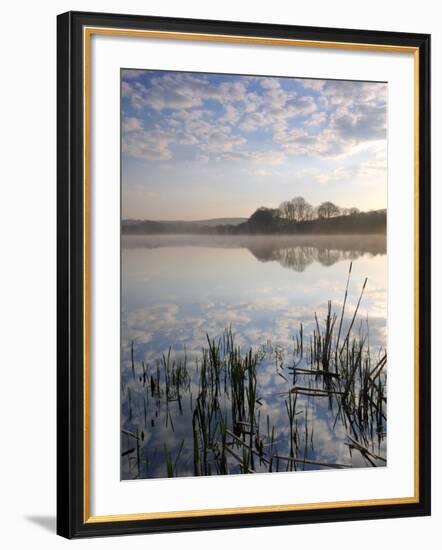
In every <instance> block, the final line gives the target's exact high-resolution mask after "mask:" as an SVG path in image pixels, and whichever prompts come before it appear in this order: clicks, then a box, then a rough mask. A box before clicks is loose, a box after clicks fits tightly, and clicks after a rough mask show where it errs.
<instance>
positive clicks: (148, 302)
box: [121, 235, 387, 479]
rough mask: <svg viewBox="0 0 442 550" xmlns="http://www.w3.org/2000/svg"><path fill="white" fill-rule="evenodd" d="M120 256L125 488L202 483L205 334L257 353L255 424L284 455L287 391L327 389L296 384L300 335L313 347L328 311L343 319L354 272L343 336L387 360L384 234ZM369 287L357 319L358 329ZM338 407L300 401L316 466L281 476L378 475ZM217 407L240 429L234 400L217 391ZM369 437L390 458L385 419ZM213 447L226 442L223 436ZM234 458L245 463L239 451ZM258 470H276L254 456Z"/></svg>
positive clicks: (221, 240)
mask: <svg viewBox="0 0 442 550" xmlns="http://www.w3.org/2000/svg"><path fill="white" fill-rule="evenodd" d="M121 254H122V262H121V265H122V272H121V289H122V296H121V307H122V315H121V318H122V341H121V346H122V360H121V381H122V386H121V387H122V390H121V405H122V410H121V427H122V430H123V431H122V439H121V443H122V446H121V453H122V455H123V456H122V458H121V474H122V479H134V478H150V477H167V475H170V473H171V472H172V474H173V475H194V474H195V455H194V434H193V433H192V410H193V408H194V407H195V401H196V398H197V396H198V394H199V392H200V377H201V356H202V349H203V348H207V346H208V340H207V335H209V337H210V339H214V340H215V341H218V339H219V338H222V337H223V335H224V334H225V330H226V328H229V327H230V330H231V332H232V333H233V334H234V342H235V346H238V348H239V349H240V350H241V353H244V354H246V353H247V352H248V350H249V349H250V348H251V349H252V350H253V351H254V352H257V353H258V355H259V362H258V363H257V365H256V379H257V388H256V391H257V399H258V403H256V411H255V415H254V418H253V424H255V423H257V424H258V429H259V434H260V435H259V438H260V440H263V441H266V438H267V439H270V433H268V432H271V431H272V427H273V428H274V435H273V438H272V445H274V446H275V445H276V447H277V450H276V452H277V454H278V456H287V455H289V453H290V452H293V449H292V450H291V449H290V438H291V436H290V433H289V431H290V425H289V421H288V417H287V408H286V407H287V405H286V403H287V400H288V399H289V398H288V395H289V394H288V392H289V391H290V388H292V386H293V385H294V384H297V385H298V386H302V387H308V386H309V385H310V387H312V388H314V389H317V387H319V386H318V385H319V381H318V380H317V379H316V382H315V384H317V385H315V384H313V386H312V385H311V384H312V380H311V379H312V377H311V376H307V375H305V376H304V375H303V374H299V373H298V375H296V376H295V375H294V373H293V372H292V371H291V370H290V369H293V368H294V365H295V364H296V368H301V369H302V368H305V369H307V368H309V363H308V360H307V352H303V354H302V356H301V354H300V351H299V331H300V327H301V325H302V334H303V339H304V342H305V343H304V346H305V347H306V348H307V347H308V345H310V344H309V342H310V339H311V338H312V335H313V333H314V331H315V330H317V327H318V324H319V325H320V326H321V327H322V326H323V324H324V321H325V319H326V318H327V314H328V311H329V309H328V307H329V306H328V302H329V301H331V306H330V307H331V310H330V311H332V312H335V313H336V315H337V317H338V318H339V315H340V313H341V308H342V303H343V300H344V294H345V289H346V282H347V276H348V271H349V266H350V263H351V262H352V272H351V278H350V282H349V286H348V296H347V300H346V315H345V317H344V320H343V325H342V332H343V334H345V333H346V330H348V329H350V328H351V333H352V335H353V334H354V335H355V337H358V335H359V336H360V335H363V341H364V346H366V345H367V341H368V343H369V351H370V353H371V354H372V355H373V357H374V358H378V357H380V356H381V355H382V353H385V350H386V347H387V334H386V322H387V316H386V308H387V256H386V239H385V237H384V236H380V235H375V236H370V235H362V236H350V237H349V236H344V235H329V236H298V237H297V236H221V235H213V236H209V235H157V236H153V235H145V236H144V235H143V236H142V235H140V236H123V237H122V249H121ZM365 278H367V283H366V287H365V289H364V293H363V296H362V299H361V303H360V306H359V309H358V313H357V318H356V320H355V322H354V324H353V325H350V323H351V318H352V315H353V312H354V311H355V309H356V307H357V303H358V299H359V297H360V294H361V288H362V286H363V283H364V280H365ZM315 314H316V317H317V320H316V319H315ZM337 325H338V321H337V323H336V326H337ZM297 338H298V340H297ZM365 349H366V348H364V350H365ZM364 353H366V352H365V351H364ZM184 358H185V361H186V372H185V374H183V375H182V378H180V379H179V380H178V382H177V383H176V384H175V386H174V388H175V390H174V392H175V393H168V394H167V395H166V394H165V393H161V392H159V391H158V387H163V385H164V384H166V380H165V378H164V377H166V374H165V373H166V371H167V368H169V367H170V373H172V374H171V376H173V377H175V378H173V380H174V382H176V381H177V379H176V376H178V378H179V376H181V375H180V374H179V375H176V372H175V371H174V370H173V368H172V367H171V365H172V363H173V361H176V362H177V363H176V364H178V362H180V361H181V362H182V361H183V360H184ZM165 360H167V362H168V363H167V364H168V365H169V367H165ZM373 360H375V359H373ZM373 366H374V365H373ZM183 372H184V371H183ZM163 378H164V379H163ZM316 378H317V377H316ZM157 380H158V382H156V381H157ZM180 380H181V382H180ZM382 382H383V383H386V379H385V376H384V374H383V377H382ZM180 383H182V385H181V386H180V388H178V386H179V384H180ZM320 383H321V384H322V383H323V381H322V380H321V381H320ZM152 384H153V385H152ZM227 385H228V384H227ZM164 387H166V386H165V385H164ZM226 387H227V386H226ZM165 391H166V390H164V392H165ZM167 391H168V392H169V390H167ZM311 391H313V390H311ZM176 392H178V395H176ZM329 397H330V396H329ZM329 397H317V396H312V395H303V394H299V395H297V401H296V413H298V412H299V414H296V422H297V424H296V429H297V434H298V435H297V437H298V439H297V445H299V448H298V447H297V451H296V453H297V456H299V457H301V455H302V458H303V459H305V460H306V461H307V462H306V463H303V464H302V467H299V464H298V468H294V464H295V463H290V462H289V463H283V461H278V464H276V463H274V464H272V468H273V469H272V471H275V470H276V469H277V470H278V471H285V469H286V468H288V465H290V468H289V469H292V468H294V469H318V468H321V466H320V464H321V463H325V464H336V463H337V464H340V465H344V466H348V467H350V466H352V467H369V466H372V464H370V460H373V458H371V459H370V458H369V459H367V458H366V457H364V455H363V453H361V452H357V451H355V450H354V449H353V451H352V450H351V449H350V448H349V446H348V445H346V444H345V443H346V442H347V443H348V442H349V440H348V439H346V437H347V436H348V434H350V437H352V438H353V439H354V438H355V437H356V436H355V434H354V433H353V432H352V431H351V430H350V428H349V426H348V425H347V426H346V425H345V422H342V421H338V422H335V420H336V414H337V408H338V407H337V404H336V403H331V400H330V398H329ZM290 399H291V398H290ZM217 401H218V405H217V406H218V407H219V411H221V414H225V415H226V418H227V420H228V422H232V412H231V398H230V395H229V392H228V391H226V392H224V393H223V392H220V395H219V397H217ZM234 427H235V426H230V429H231V430H233V429H234ZM254 429H255V430H256V426H255V428H254ZM371 429H372V432H373V429H374V432H373V433H370V435H367V434H365V435H364V437H366V438H367V440H366V441H365V440H364V446H365V444H366V443H367V442H368V440H369V439H370V442H374V443H373V445H374V444H376V445H375V446H376V449H375V451H376V452H374V450H373V449H374V447H371V449H372V451H373V453H374V454H376V455H377V456H381V455H382V456H386V454H385V453H386V448H385V445H386V439H385V438H384V436H383V432H385V431H386V420H385V422H384V421H383V420H382V417H380V420H379V421H378V425H377V426H376V427H375V428H373V427H372V428H371ZM376 430H378V432H379V433H380V432H382V437H381V436H380V435H379V433H378V435H376ZM237 433H240V432H237ZM128 434H132V435H128ZM137 434H138V435H137ZM134 436H136V437H134ZM240 437H245V436H244V434H242V435H241V434H240ZM214 438H215V439H217V438H218V439H219V433H215V435H214ZM358 441H362V439H358ZM255 445H256V442H255ZM232 451H233V453H234V454H236V455H238V456H240V458H241V453H242V451H241V449H236V448H235V447H232ZM211 452H212V451H211ZM213 453H215V451H213ZM209 454H210V453H209ZM215 455H216V453H215ZM207 460H208V463H207V464H208V470H207V472H208V473H207V472H206V473H205V474H204V472H202V475H209V474H216V473H218V472H217V467H218V466H219V462H217V461H216V456H215V458H212V459H207ZM210 460H212V462H210ZM226 460H227V470H228V471H227V473H229V474H235V473H241V472H242V469H241V463H240V461H239V460H238V459H235V457H234V456H233V455H230V454H229V457H228V459H226ZM308 461H310V462H308ZM168 464H169V467H168ZM171 464H172V465H171ZM382 465H384V462H383V461H378V463H376V466H382ZM253 466H254V468H253V471H256V472H260V471H269V464H268V463H266V462H265V461H264V460H259V459H258V458H256V457H255V460H254V463H253ZM171 468H172V469H171ZM222 473H226V472H222Z"/></svg>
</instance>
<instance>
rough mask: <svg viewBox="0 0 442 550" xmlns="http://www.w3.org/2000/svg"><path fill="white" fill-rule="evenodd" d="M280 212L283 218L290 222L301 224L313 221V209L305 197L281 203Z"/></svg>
mask: <svg viewBox="0 0 442 550" xmlns="http://www.w3.org/2000/svg"><path fill="white" fill-rule="evenodd" d="M279 210H280V212H281V217H283V218H285V219H286V220H287V221H289V222H301V221H306V220H310V219H312V215H313V207H312V205H311V204H309V203H308V202H307V201H306V200H305V199H304V197H295V198H294V199H292V200H290V201H284V202H283V203H281V205H280V207H279Z"/></svg>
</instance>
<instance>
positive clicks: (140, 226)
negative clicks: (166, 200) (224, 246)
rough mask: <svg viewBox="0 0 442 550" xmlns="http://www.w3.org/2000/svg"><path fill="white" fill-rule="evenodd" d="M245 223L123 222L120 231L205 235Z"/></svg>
mask: <svg viewBox="0 0 442 550" xmlns="http://www.w3.org/2000/svg"><path fill="white" fill-rule="evenodd" d="M245 222H247V218H213V219H209V220H195V221H184V220H175V221H173V220H167V221H156V220H155V221H154V220H123V221H122V230H123V233H125V234H136V235H140V234H146V233H191V234H192V233H205V232H207V231H208V232H213V230H215V228H217V227H236V226H237V225H240V224H242V223H245Z"/></svg>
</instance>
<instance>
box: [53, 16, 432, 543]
mask: <svg viewBox="0 0 442 550" xmlns="http://www.w3.org/2000/svg"><path fill="white" fill-rule="evenodd" d="M86 27H107V28H114V29H140V30H153V31H168V32H179V33H203V34H214V35H234V36H238V37H266V38H267V37H268V38H278V39H290V40H302V41H324V42H330V43H344V44H367V45H385V46H397V47H409V48H413V49H415V51H416V53H417V56H418V59H419V75H418V90H419V105H418V115H419V125H418V128H419V141H418V151H419V153H418V154H419V156H418V163H419V168H418V182H419V183H418V188H419V202H418V211H419V224H418V231H417V239H418V244H419V264H418V273H419V288H418V296H417V297H418V304H419V306H418V308H419V309H418V314H419V326H418V334H419V349H418V360H419V371H418V372H419V379H418V382H419V384H418V387H419V394H418V396H417V403H418V413H419V415H418V419H419V424H418V427H419V440H418V464H419V467H418V473H419V484H418V485H419V491H418V494H419V497H418V499H417V500H416V501H415V502H411V503H405V504H402V503H398V504H381V505H364V506H346V507H335V508H322V509H314V510H311V509H310V510H294V511H290V510H288V511H263V512H250V513H241V514H236V513H229V514H225V513H224V514H219V515H208V516H204V515H202V516H199V517H169V518H168V517H162V518H154V519H133V520H122V521H118V520H116V521H115V520H112V521H99V522H94V521H90V520H89V519H88V518H87V517H86V516H87V514H86V513H85V509H86V507H87V504H85V503H86V499H87V498H88V495H87V494H85V485H84V480H85V477H84V476H85V458H84V457H85V437H84V430H85V424H84V422H85V414H84V403H85V399H86V398H87V397H88V396H87V395H86V394H85V391H86V392H87V389H86V390H85V388H86V386H85V373H84V349H85V337H84V329H85V326H84V308H85V305H84V304H85V286H84V272H85V262H84V257H85V248H84V247H85V242H84V230H85V216H86V213H85V210H84V195H83V193H84V188H83V179H84V119H83V112H84V101H85V98H84V77H83V74H84V73H83V69H84V66H83V63H84V55H83V54H84V32H83V31H84V29H85V28H86ZM57 31H58V39H57V88H58V92H57V139H58V145H57V180H58V197H57V233H58V235H57V302H58V305H57V346H58V351H57V363H58V372H57V415H58V419H57V464H58V466H57V532H58V534H59V535H61V536H63V537H66V538H80V537H93V536H108V535H123V534H135V533H158V532H172V531H188V530H200V529H225V528H239V527H241V528H242V527H256V526H266V525H287V524H296V523H298V524H299V523H313V522H336V521H348V520H363V519H377V518H395V517H411V516H424V515H429V514H430V466H431V465H430V406H431V405H430V261H431V250H430V244H431V241H430V225H431V222H430V36H429V35H427V34H414V33H396V32H379V31H366V30H349V29H332V28H319V27H302V26H289V25H270V24H257V23H240V22H227V21H208V20H191V19H177V18H162V17H146V16H135V15H114V14H104V13H83V12H69V13H64V14H62V15H59V16H58V21H57Z"/></svg>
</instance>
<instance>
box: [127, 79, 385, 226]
mask: <svg viewBox="0 0 442 550" xmlns="http://www.w3.org/2000/svg"><path fill="white" fill-rule="evenodd" d="M121 109H122V112H121V121H122V139H121V147H122V151H121V154H122V156H121V158H122V216H123V218H124V219H128V218H130V219H151V220H203V219H211V218H223V217H249V216H250V215H251V214H252V213H253V212H254V211H255V210H256V208H258V207H260V206H267V207H270V208H275V207H277V206H279V204H280V203H281V202H283V201H284V200H287V199H291V198H293V197H297V196H303V197H304V198H305V199H306V200H307V201H308V202H310V203H311V204H312V205H313V206H317V205H319V204H320V203H321V202H323V201H327V200H329V201H332V202H334V203H335V204H338V205H339V206H342V207H352V206H356V207H357V208H359V209H361V210H364V211H365V210H371V209H379V208H386V206H387V129H386V124H387V84H386V83H372V82H355V81H337V80H310V79H300V78H281V77H268V76H243V75H219V74H207V73H189V72H173V71H146V70H135V69H125V70H122V71H121Z"/></svg>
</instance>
